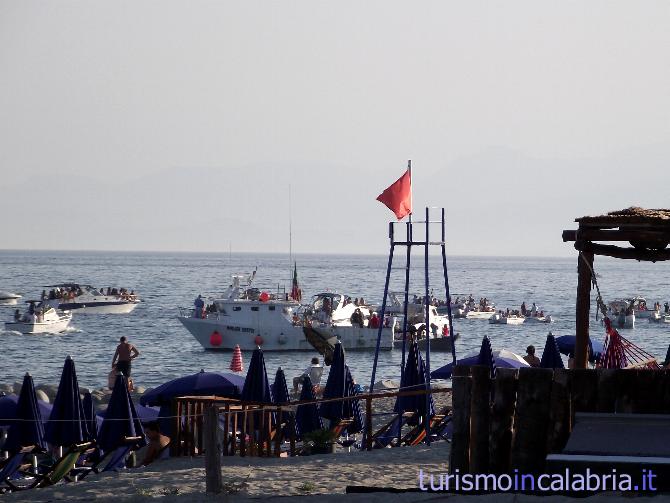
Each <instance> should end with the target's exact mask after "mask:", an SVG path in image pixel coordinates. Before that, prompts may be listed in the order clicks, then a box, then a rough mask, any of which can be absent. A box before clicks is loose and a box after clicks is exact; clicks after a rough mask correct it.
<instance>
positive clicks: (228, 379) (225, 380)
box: [140, 370, 244, 406]
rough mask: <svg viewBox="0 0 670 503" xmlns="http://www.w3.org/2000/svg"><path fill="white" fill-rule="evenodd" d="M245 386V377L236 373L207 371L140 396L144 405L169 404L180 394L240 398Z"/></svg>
mask: <svg viewBox="0 0 670 503" xmlns="http://www.w3.org/2000/svg"><path fill="white" fill-rule="evenodd" d="M243 386H244V377H241V376H238V375H235V374H230V373H228V374H222V373H218V372H205V371H204V370H201V371H200V372H198V373H197V374H191V375H188V376H184V377H179V378H178V379H173V380H172V381H168V382H166V383H164V384H161V385H160V386H158V387H157V388H154V389H152V390H151V391H150V392H148V393H145V394H144V395H142V398H140V403H141V404H142V405H144V406H169V405H170V403H171V401H172V399H173V398H176V397H178V396H208V395H216V396H221V397H226V398H240V395H241V393H242V388H243Z"/></svg>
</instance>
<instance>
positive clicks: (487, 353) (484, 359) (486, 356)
mask: <svg viewBox="0 0 670 503" xmlns="http://www.w3.org/2000/svg"><path fill="white" fill-rule="evenodd" d="M478 365H484V366H486V367H489V368H490V369H491V379H493V378H494V377H495V373H496V360H495V358H494V356H493V348H492V347H491V340H490V339H489V338H488V337H486V336H484V338H483V339H482V345H481V347H480V348H479V363H478Z"/></svg>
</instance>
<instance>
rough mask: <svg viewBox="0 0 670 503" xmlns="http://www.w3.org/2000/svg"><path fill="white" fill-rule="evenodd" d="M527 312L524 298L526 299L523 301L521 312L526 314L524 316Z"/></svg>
mask: <svg viewBox="0 0 670 503" xmlns="http://www.w3.org/2000/svg"><path fill="white" fill-rule="evenodd" d="M526 312H527V310H526V301H525V300H524V301H523V302H522V303H521V314H522V315H524V316H526Z"/></svg>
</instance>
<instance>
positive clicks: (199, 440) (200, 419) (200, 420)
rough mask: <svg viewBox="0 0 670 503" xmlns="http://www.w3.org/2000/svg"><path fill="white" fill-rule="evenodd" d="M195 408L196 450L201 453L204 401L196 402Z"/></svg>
mask: <svg viewBox="0 0 670 503" xmlns="http://www.w3.org/2000/svg"><path fill="white" fill-rule="evenodd" d="M196 410H197V414H198V415H197V416H196V428H197V430H198V436H197V450H198V454H202V451H203V437H202V435H203V431H202V430H203V429H204V420H205V418H204V414H205V402H199V403H198V408H197V409H196Z"/></svg>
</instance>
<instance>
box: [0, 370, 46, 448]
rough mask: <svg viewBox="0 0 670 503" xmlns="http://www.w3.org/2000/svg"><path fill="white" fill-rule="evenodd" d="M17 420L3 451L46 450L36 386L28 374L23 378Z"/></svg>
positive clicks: (8, 434)
mask: <svg viewBox="0 0 670 503" xmlns="http://www.w3.org/2000/svg"><path fill="white" fill-rule="evenodd" d="M16 418H17V419H19V421H16V422H15V423H14V424H12V426H11V427H10V428H9V432H8V433H7V440H6V442H5V445H4V447H3V449H4V450H6V451H9V452H10V453H14V452H18V451H20V450H21V448H22V447H27V446H29V445H35V446H37V447H41V448H42V449H45V448H46V442H45V441H44V424H43V423H42V414H41V412H40V408H39V406H38V404H37V395H36V394H35V384H34V383H33V378H32V377H31V376H30V374H26V375H25V377H24V378H23V385H22V386H21V394H20V395H19V399H18V402H17V407H16Z"/></svg>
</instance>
